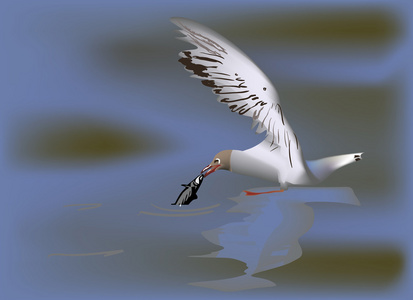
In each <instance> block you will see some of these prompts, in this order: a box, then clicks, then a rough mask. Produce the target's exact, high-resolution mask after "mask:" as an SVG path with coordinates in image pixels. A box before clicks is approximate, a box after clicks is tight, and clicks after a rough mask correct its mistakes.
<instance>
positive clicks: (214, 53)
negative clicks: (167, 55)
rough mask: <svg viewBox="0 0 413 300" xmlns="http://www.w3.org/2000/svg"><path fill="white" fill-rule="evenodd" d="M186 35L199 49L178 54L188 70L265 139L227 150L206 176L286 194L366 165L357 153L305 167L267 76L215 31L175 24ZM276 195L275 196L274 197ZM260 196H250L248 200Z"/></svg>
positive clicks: (186, 23) (186, 21)
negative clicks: (236, 177)
mask: <svg viewBox="0 0 413 300" xmlns="http://www.w3.org/2000/svg"><path fill="white" fill-rule="evenodd" d="M171 21H172V22H173V23H174V24H175V25H177V26H178V27H179V28H180V30H179V31H180V32H181V33H183V34H184V36H182V37H178V38H179V39H182V40H184V41H186V42H189V43H191V44H193V45H195V46H196V47H197V48H195V49H191V50H186V51H182V52H180V53H179V55H180V57H181V58H180V59H179V62H181V63H182V64H183V65H184V66H185V69H186V70H188V71H189V72H191V73H193V75H192V76H191V77H195V78H199V79H201V80H202V83H203V84H204V85H205V86H208V87H211V88H212V91H213V92H214V93H215V94H216V95H218V99H217V100H218V102H221V103H224V104H227V105H228V107H229V109H230V110H231V111H232V112H234V113H238V114H239V115H243V116H247V117H251V118H252V122H253V123H252V128H254V127H256V132H257V133H262V132H264V131H265V132H266V137H265V139H264V140H263V141H262V142H261V143H259V144H258V145H256V146H255V147H252V148H250V149H247V150H244V151H240V150H224V151H221V152H219V153H218V154H217V155H215V157H214V158H213V160H212V162H211V163H210V164H209V165H208V166H206V167H205V168H204V169H203V170H202V171H201V174H203V173H204V172H206V173H205V174H204V177H206V176H208V175H210V174H211V173H213V172H215V171H217V170H229V171H231V172H234V173H238V174H242V175H248V176H253V177H258V178H262V179H265V180H269V181H273V182H279V184H280V187H281V190H280V191H283V190H286V189H287V188H288V186H289V185H311V184H315V183H318V182H321V181H322V180H324V179H325V178H327V177H328V176H329V175H330V174H331V173H332V172H334V171H335V170H337V169H339V168H341V167H343V166H345V165H347V164H350V163H353V162H356V161H359V160H361V155H362V154H363V153H362V152H361V153H352V154H344V155H337V156H332V157H326V158H322V159H318V160H313V161H306V160H305V159H304V157H303V153H302V151H301V146H300V143H299V141H298V138H297V136H296V135H295V133H294V131H293V130H292V128H291V126H290V124H289V123H288V121H287V119H286V117H285V115H284V112H283V109H282V108H281V104H280V101H279V99H278V95H277V91H276V90H275V88H274V86H273V85H272V84H271V82H270V80H269V79H268V78H267V76H266V75H265V74H264V73H263V72H262V71H261V70H260V69H259V68H258V67H257V66H256V65H255V64H254V62H252V61H251V60H250V59H249V58H248V56H247V55H246V54H245V53H243V52H242V51H241V50H240V49H238V48H237V47H236V46H235V45H233V44H232V43H231V42H230V41H228V40H227V39H226V38H224V37H222V36H221V35H219V34H218V33H216V32H215V31H213V30H211V29H209V28H207V27H205V26H203V25H201V24H199V23H197V22H195V21H192V20H189V19H186V18H171ZM274 192H275V191H274ZM253 194H257V193H252V192H247V195H253Z"/></svg>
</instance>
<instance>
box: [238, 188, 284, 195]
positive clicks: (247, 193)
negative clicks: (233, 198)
mask: <svg viewBox="0 0 413 300" xmlns="http://www.w3.org/2000/svg"><path fill="white" fill-rule="evenodd" d="M244 192H245V196H256V195H261V194H270V193H282V192H284V190H283V189H281V190H279V191H269V192H262V193H255V192H250V191H244Z"/></svg>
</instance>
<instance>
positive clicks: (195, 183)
mask: <svg viewBox="0 0 413 300" xmlns="http://www.w3.org/2000/svg"><path fill="white" fill-rule="evenodd" d="M203 179H204V175H203V174H201V175H198V176H197V177H195V179H194V180H192V181H191V182H190V183H188V184H181V185H182V186H184V187H185V188H184V190H183V191H182V192H181V193H180V194H179V196H178V199H176V201H175V203H171V205H179V206H181V205H188V204H189V203H191V202H192V201H193V200H195V199H198V196H197V195H196V193H197V192H198V189H199V187H200V186H201V183H202V180H203Z"/></svg>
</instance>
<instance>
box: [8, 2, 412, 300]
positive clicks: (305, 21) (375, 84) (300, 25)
mask: <svg viewBox="0 0 413 300" xmlns="http://www.w3.org/2000/svg"><path fill="white" fill-rule="evenodd" d="M1 7H2V8H1V9H0V28H1V29H0V37H1V41H2V43H1V47H0V54H1V55H0V65H1V70H0V74H1V95H2V96H1V99H2V102H1V104H2V105H1V110H0V111H1V112H0V115H1V132H2V134H1V145H2V147H1V154H2V156H1V166H2V168H1V178H0V179H1V190H2V197H1V204H2V210H1V216H0V217H1V218H0V228H1V229H0V239H1V248H0V249H1V250H0V254H1V255H0V262H1V268H0V270H1V271H0V275H1V282H0V285H1V290H2V294H3V295H6V296H7V297H6V298H5V299H18V298H19V299H21V298H25V299H48V298H51V299H74V298H76V299H95V298H96V299H114V298H116V299H136V298H137V297H140V296H144V295H148V296H151V297H152V298H156V299H163V298H165V297H169V298H171V297H172V298H175V297H176V298H178V297H179V298H180V299H187V298H188V299H189V298H194V297H196V299H201V298H210V297H219V298H220V299H221V298H222V299H233V298H234V299H235V298H237V299H245V298H250V297H261V298H262V299H267V298H268V299H269V298H273V297H277V296H282V297H283V298H291V299H294V298H295V299H302V297H303V295H305V296H306V297H316V298H318V299H320V298H326V299H332V297H334V298H344V299H353V298H354V299H355V298H368V297H374V298H375V299H377V298H383V299H388V298H389V297H392V299H406V295H409V294H411V292H412V290H411V288H410V283H411V281H412V278H413V277H412V274H411V270H412V268H411V267H412V265H411V252H412V242H411V230H410V228H413V227H412V221H411V208H412V204H411V200H410V199H409V198H411V197H409V192H411V191H412V189H411V182H412V176H411V168H410V167H411V162H412V160H411V157H410V153H411V151H412V149H411V126H412V121H411V118H410V112H411V111H412V95H413V89H412V85H411V81H412V79H413V66H412V62H411V53H412V47H411V46H412V39H411V29H412V21H411V20H412V19H413V16H412V12H413V10H412V8H413V7H412V4H411V3H409V2H408V1H363V0H362V1H340V0H336V1H318V0H316V1H312V2H311V4H309V3H308V1H304V0H293V1H281V0H280V1H264V0H256V1H215V0H211V1H206V2H203V3H201V2H195V1H175V2H174V1H168V2H167V1H165V2H162V1H126V0H121V1H108V0H102V1H96V0H94V1H93V0H83V1H78V0H71V1H58V2H56V1H51V0H38V1H24V0H21V1H3V2H2V4H1ZM173 16H182V17H187V18H191V19H194V20H196V21H198V22H200V23H202V24H204V25H206V26H208V27H210V28H212V29H214V30H216V31H217V32H219V33H220V34H222V35H223V36H225V37H227V38H228V39H229V40H231V41H232V42H233V43H234V44H236V45H237V46H239V48H241V49H242V50H243V51H244V52H245V53H246V54H247V55H249V56H250V57H251V59H252V60H254V61H255V62H256V64H257V65H258V66H259V67H260V68H261V69H262V70H263V71H264V72H265V73H266V74H267V75H268V77H269V78H270V79H271V80H272V81H273V83H274V85H275V87H276V88H277V91H278V93H279V96H280V99H281V103H282V105H283V110H284V112H285V115H286V117H287V118H288V120H289V123H290V124H291V125H292V127H293V129H294V130H295V132H296V134H297V136H298V138H299V139H300V142H301V145H302V148H303V151H304V155H305V157H306V159H317V158H321V157H324V156H330V155H336V154H344V153H353V152H364V155H363V158H364V159H363V160H362V161H361V162H360V163H358V164H353V165H350V166H348V167H346V168H344V169H342V170H339V171H338V172H336V173H335V174H333V175H332V176H331V177H330V178H329V179H328V180H327V181H325V182H323V183H322V184H320V185H319V186H330V187H336V186H337V187H338V186H340V187H341V186H348V187H351V188H352V189H353V190H354V192H355V194H356V195H357V197H358V198H359V200H360V202H361V206H360V207H353V206H345V205H340V204H326V203H324V204H311V206H312V207H313V208H314V212H315V221H314V225H313V227H312V228H311V229H310V231H309V232H308V233H307V234H306V235H304V237H303V238H302V239H300V243H301V246H302V248H303V257H302V258H300V259H299V260H297V261H295V262H293V263H291V264H289V265H286V266H283V267H281V268H278V269H275V270H271V271H267V272H263V273H261V274H260V275H259V276H261V277H263V278H267V279H270V280H273V281H274V282H276V284H277V287H274V288H269V289H261V290H251V291H244V292H237V293H232V294H231V293H225V294H223V293H222V292H218V291H213V290H205V289H202V288H198V287H193V286H188V285H187V283H188V282H192V281H205V280H213V279H219V278H226V277H230V276H236V275H241V274H242V273H243V270H244V269H245V265H244V264H242V263H240V262H237V261H235V260H229V259H209V260H205V259H203V260H202V259H196V258H190V257H189V256H190V255H201V254H206V253H209V252H211V251H216V250H217V246H215V245H212V244H211V243H209V242H208V241H206V240H205V239H204V238H203V237H202V235H201V232H202V231H204V230H208V229H212V228H216V227H218V226H220V225H222V224H225V223H228V222H230V221H237V220H241V219H242V218H243V217H245V215H242V214H229V213H226V211H227V210H228V209H229V208H230V207H231V206H233V205H234V202H232V201H231V200H229V199H228V198H231V197H234V196H237V195H239V194H240V193H241V191H242V190H244V189H248V188H253V187H260V186H271V183H270V182H265V181H261V180H258V179H252V178H248V177H244V176H239V175H236V174H231V173H229V172H227V173H226V172H217V173H216V174H214V175H213V176H210V177H208V179H207V180H205V182H204V183H203V186H202V187H201V189H200V191H199V192H198V196H199V199H198V200H196V201H194V202H193V203H191V206H190V207H189V208H194V209H198V208H203V207H207V206H214V210H213V213H209V214H205V215H199V216H191V217H189V216H188V217H182V218H170V217H168V216H164V217H162V216H153V215H149V214H142V213H141V214H139V212H141V211H146V212H151V213H163V214H167V212H165V211H162V210H160V209H159V208H157V207H160V208H166V209H170V208H171V206H170V203H172V202H174V201H175V200H176V197H177V196H178V194H179V192H180V191H181V187H180V184H181V183H187V182H189V181H190V180H192V179H193V178H194V177H195V176H196V175H197V173H199V171H200V170H201V169H202V168H203V167H204V166H205V165H207V164H208V163H209V162H210V161H211V159H212V158H213V156H214V155H215V153H217V152H219V151H221V150H224V149H240V150H244V149H247V148H249V147H252V146H254V145H255V144H257V143H258V142H260V141H261V140H262V139H263V138H264V135H255V134H254V131H252V130H249V128H250V125H251V120H250V119H249V118H242V117H240V116H238V115H236V114H231V113H230V111H229V110H228V109H227V108H226V106H224V105H222V104H219V103H218V102H216V101H215V99H216V96H215V95H213V94H212V92H211V91H210V89H208V88H206V87H204V86H202V84H201V83H200V82H198V81H197V80H194V79H191V78H189V75H190V74H189V73H188V72H186V71H185V70H184V69H183V67H182V66H181V64H180V63H179V62H178V61H177V60H178V53H179V52H180V51H182V50H184V49H189V48H192V46H191V45H189V44H186V43H183V42H181V41H179V40H176V39H175V36H177V35H179V34H178V33H177V32H175V29H176V28H175V26H174V25H173V24H172V23H170V22H169V18H170V17H173ZM154 205H156V206H157V207H155V206H154ZM82 208H83V209H82ZM172 208H174V207H172ZM121 250H122V251H121ZM105 251H118V252H116V254H114V255H111V256H106V257H105V256H103V255H102V254H99V253H102V252H105ZM96 253H98V254H96ZM50 254H76V255H77V254H89V255H87V256H85V255H79V256H66V255H55V256H49V255H50ZM92 254H93V255H92Z"/></svg>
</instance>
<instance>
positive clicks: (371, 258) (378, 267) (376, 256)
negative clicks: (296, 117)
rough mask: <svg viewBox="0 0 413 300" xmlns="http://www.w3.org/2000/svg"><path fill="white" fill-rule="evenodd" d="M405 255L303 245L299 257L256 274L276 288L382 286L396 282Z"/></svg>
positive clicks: (387, 250) (380, 249)
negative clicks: (273, 284) (272, 282)
mask: <svg viewBox="0 0 413 300" xmlns="http://www.w3.org/2000/svg"><path fill="white" fill-rule="evenodd" d="M403 266H404V257H403V255H402V253H401V252H400V251H398V250H396V249H388V248H380V247H374V248H373V247H369V248H363V249H328V248H327V249H324V248H321V249H320V248H313V249H306V248H305V247H303V256H302V257H301V258H299V259H298V260H296V261H294V262H292V263H290V264H288V265H285V266H282V267H279V268H276V269H272V270H269V271H265V272H262V273H259V277H263V278H265V279H269V280H271V281H274V282H275V283H276V284H277V286H278V288H279V289H282V288H283V287H285V288H286V289H290V288H291V287H293V286H294V287H296V286H300V288H304V289H307V288H308V289H319V288H323V289H336V288H339V287H342V288H344V289H349V288H351V289H384V288H386V287H389V286H391V285H392V284H393V283H395V282H396V281H397V279H398V278H399V277H400V275H401V274H402V271H403Z"/></svg>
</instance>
